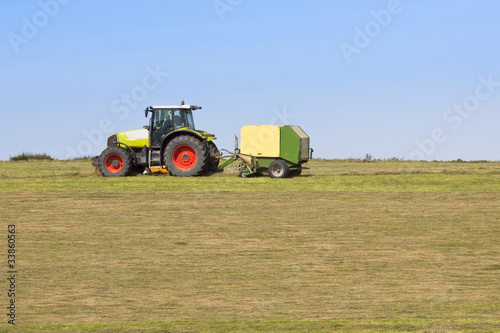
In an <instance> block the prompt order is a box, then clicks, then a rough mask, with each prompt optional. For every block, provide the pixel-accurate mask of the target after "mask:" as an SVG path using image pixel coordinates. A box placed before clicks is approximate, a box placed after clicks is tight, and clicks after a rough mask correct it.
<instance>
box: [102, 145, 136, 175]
mask: <svg viewBox="0 0 500 333" xmlns="http://www.w3.org/2000/svg"><path fill="white" fill-rule="evenodd" d="M98 165H99V171H101V173H102V175H103V176H105V177H124V176H127V175H128V174H130V172H131V171H132V169H133V167H134V163H133V161H132V156H131V155H130V153H129V152H128V151H127V150H126V149H124V148H122V147H118V146H113V147H108V148H106V149H104V151H103V152H102V153H101V155H100V156H99V161H98Z"/></svg>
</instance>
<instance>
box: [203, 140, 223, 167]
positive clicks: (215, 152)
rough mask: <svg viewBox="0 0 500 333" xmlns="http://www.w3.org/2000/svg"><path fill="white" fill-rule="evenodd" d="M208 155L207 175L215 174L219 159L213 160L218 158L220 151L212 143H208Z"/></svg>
mask: <svg viewBox="0 0 500 333" xmlns="http://www.w3.org/2000/svg"><path fill="white" fill-rule="evenodd" d="M208 155H209V162H208V164H207V169H206V171H207V173H214V172H217V171H218V170H217V169H218V168H219V158H214V157H215V156H220V151H219V149H218V148H217V146H216V145H215V143H213V142H212V141H209V142H208Z"/></svg>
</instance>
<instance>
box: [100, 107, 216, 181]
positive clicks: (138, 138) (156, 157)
mask: <svg viewBox="0 0 500 333" xmlns="http://www.w3.org/2000/svg"><path fill="white" fill-rule="evenodd" d="M199 109H201V106H196V105H184V102H183V103H182V105H179V106H150V107H148V108H146V110H145V115H146V117H148V115H149V114H151V118H150V120H149V125H147V126H144V128H143V129H137V130H131V131H125V132H120V133H116V134H113V135H111V136H110V137H109V138H108V142H107V146H108V147H107V148H106V149H105V150H104V151H103V152H102V153H101V155H100V156H96V157H94V159H93V160H92V164H93V165H94V166H95V167H97V168H99V171H100V172H101V173H102V175H103V176H106V177H121V176H127V175H129V174H130V173H132V172H133V171H136V172H143V171H144V170H145V169H146V168H147V169H148V170H152V171H153V170H156V171H161V170H167V171H168V173H170V174H171V175H173V176H180V177H191V176H200V175H203V174H209V173H212V172H215V171H217V167H218V165H219V157H220V155H221V154H220V152H219V150H218V149H217V146H216V145H215V143H213V140H215V139H216V137H215V136H214V135H213V134H210V133H207V132H204V131H200V130H197V129H195V126H194V121H193V111H194V110H199Z"/></svg>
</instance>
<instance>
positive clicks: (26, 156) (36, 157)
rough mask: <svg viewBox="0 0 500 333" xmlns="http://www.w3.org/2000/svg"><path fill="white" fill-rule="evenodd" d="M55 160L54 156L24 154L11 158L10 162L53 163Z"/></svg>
mask: <svg viewBox="0 0 500 333" xmlns="http://www.w3.org/2000/svg"><path fill="white" fill-rule="evenodd" d="M53 159H54V158H52V156H50V155H47V154H45V153H43V154H33V153H25V152H23V153H22V154H20V155H16V156H11V157H10V161H12V162H14V161H29V160H49V161H52V160H53Z"/></svg>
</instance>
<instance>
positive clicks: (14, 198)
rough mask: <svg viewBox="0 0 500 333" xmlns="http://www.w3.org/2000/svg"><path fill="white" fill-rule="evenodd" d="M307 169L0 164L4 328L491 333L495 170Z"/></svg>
mask: <svg viewBox="0 0 500 333" xmlns="http://www.w3.org/2000/svg"><path fill="white" fill-rule="evenodd" d="M308 167H309V169H307V170H304V172H303V176H301V177H296V178H292V179H270V178H269V177H257V178H248V179H241V178H238V177H237V172H236V171H235V170H233V169H231V168H228V169H226V171H225V172H224V173H221V174H216V175H214V176H211V177H199V178H176V177H170V176H167V175H151V176H143V175H137V176H133V177H127V178H120V179H109V178H103V177H102V176H100V174H97V173H95V170H94V168H93V167H92V166H91V165H90V163H89V162H87V161H78V162H65V161H45V162H43V161H37V162H1V163H0V191H1V195H2V205H1V209H0V214H1V216H2V221H3V225H4V226H3V227H2V228H3V229H4V236H5V238H6V234H7V224H12V223H14V224H16V230H17V234H18V239H17V251H18V252H17V260H18V263H17V270H18V281H17V285H18V293H17V298H16V304H17V308H16V309H17V318H16V322H17V325H16V328H18V330H19V331H28V332H29V331H32V332H43V331H58V330H65V331H66V330H67V331H81V332H86V331H95V332H136V331H140V332H200V331H203V332H231V331H232V332H246V331H253V332H255V331H257V332H273V331H274V332H294V331H309V332H331V331H350V332H360V331H363V332H386V331H394V332H400V331H416V332H431V331H432V332H435V331H439V332H441V331H463V332H478V331H479V332H481V331H483V332H487V331H491V332H493V331H500V243H499V239H500V223H499V222H500V221H499V216H500V163H493V162H489V163H487V162H478V163H453V162H376V163H361V162H359V161H320V160H315V161H312V162H310V163H308ZM5 238H4V239H5ZM0 244H4V245H3V246H4V247H5V251H6V245H5V242H2V243H0ZM5 264H6V259H5ZM6 271H7V269H5V272H6ZM5 274H6V273H5ZM4 286H5V287H4V289H5V290H4V291H3V292H2V293H3V295H4V296H3V299H4V301H3V304H5V306H3V308H6V306H7V301H8V299H7V297H6V291H7V283H5V284H4ZM4 312H5V313H6V312H7V311H6V310H5V311H4ZM8 328H9V327H8V325H7V318H6V316H5V315H4V320H3V321H2V322H1V323H0V330H2V329H3V330H7V329H8Z"/></svg>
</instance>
